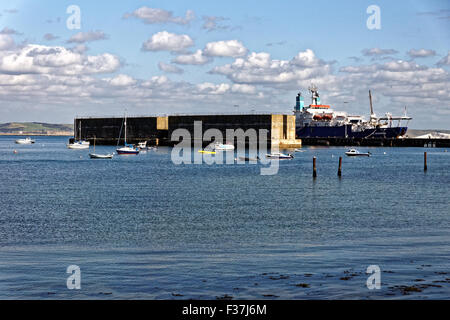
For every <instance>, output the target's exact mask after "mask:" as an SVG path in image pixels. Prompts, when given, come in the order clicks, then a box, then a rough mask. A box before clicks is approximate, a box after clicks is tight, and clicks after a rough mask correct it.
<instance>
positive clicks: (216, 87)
mask: <svg viewBox="0 0 450 320" xmlns="http://www.w3.org/2000/svg"><path fill="white" fill-rule="evenodd" d="M197 88H198V90H199V91H200V92H201V93H209V94H224V93H226V92H228V91H229V90H230V88H231V86H230V85H229V84H227V83H220V84H213V83H210V82H203V83H200V84H198V85H197Z"/></svg>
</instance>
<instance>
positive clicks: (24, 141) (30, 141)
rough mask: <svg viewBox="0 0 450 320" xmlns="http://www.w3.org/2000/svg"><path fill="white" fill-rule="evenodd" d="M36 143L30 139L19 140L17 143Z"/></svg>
mask: <svg viewBox="0 0 450 320" xmlns="http://www.w3.org/2000/svg"><path fill="white" fill-rule="evenodd" d="M34 142H35V141H34V140H33V139H31V138H30V137H28V138H25V139H17V140H16V143H17V144H33V143H34Z"/></svg>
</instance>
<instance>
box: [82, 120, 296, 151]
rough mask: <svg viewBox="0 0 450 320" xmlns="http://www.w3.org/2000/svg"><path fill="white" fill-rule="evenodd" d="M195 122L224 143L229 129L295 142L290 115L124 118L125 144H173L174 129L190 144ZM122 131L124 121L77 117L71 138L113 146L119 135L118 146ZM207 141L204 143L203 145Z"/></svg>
mask: <svg viewBox="0 0 450 320" xmlns="http://www.w3.org/2000/svg"><path fill="white" fill-rule="evenodd" d="M196 121H201V123H202V133H203V134H204V133H205V131H207V130H208V129H218V130H219V131H220V132H221V133H222V135H223V140H224V142H227V141H226V140H227V136H226V133H227V130H229V129H231V130H237V129H242V130H243V131H244V132H245V131H247V130H249V129H252V130H255V131H256V133H257V135H258V139H259V138H260V137H259V133H260V130H264V131H261V134H263V133H266V134H265V135H264V139H263V140H264V141H267V142H268V143H269V144H271V143H272V142H273V141H274V140H276V141H277V142H279V141H280V140H283V139H285V140H289V139H295V119H294V116H292V115H278V114H277V115H275V114H251V115H180V116H167V117H129V118H127V142H128V143H138V142H140V141H148V143H149V144H151V145H174V144H177V143H178V142H180V141H171V137H172V134H173V132H174V131H175V130H177V129H185V130H187V131H188V132H189V134H190V135H191V142H192V143H194V125H195V122H196ZM80 128H81V134H80ZM124 130H125V128H124V127H123V118H77V119H75V120H74V136H75V137H76V138H77V139H84V140H89V141H90V142H91V143H92V142H93V141H94V138H95V140H96V143H97V144H98V145H116V144H117V143H118V137H119V136H120V141H119V144H123V142H124ZM209 142H210V141H209ZM209 142H208V141H203V145H207V144H209ZM229 142H233V141H229ZM234 142H236V141H234ZM246 143H248V139H247V141H246Z"/></svg>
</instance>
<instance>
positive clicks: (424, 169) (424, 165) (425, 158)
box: [423, 152, 428, 171]
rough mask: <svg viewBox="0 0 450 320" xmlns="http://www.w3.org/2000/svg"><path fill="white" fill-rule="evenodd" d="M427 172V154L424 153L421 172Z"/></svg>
mask: <svg viewBox="0 0 450 320" xmlns="http://www.w3.org/2000/svg"><path fill="white" fill-rule="evenodd" d="M427 170H428V166H427V153H426V152H424V153H423V171H427Z"/></svg>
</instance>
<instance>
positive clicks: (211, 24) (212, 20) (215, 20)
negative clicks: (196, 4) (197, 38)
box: [202, 16, 230, 32]
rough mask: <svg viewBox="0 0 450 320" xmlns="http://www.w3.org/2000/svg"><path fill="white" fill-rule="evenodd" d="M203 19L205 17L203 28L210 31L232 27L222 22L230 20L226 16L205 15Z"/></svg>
mask: <svg viewBox="0 0 450 320" xmlns="http://www.w3.org/2000/svg"><path fill="white" fill-rule="evenodd" d="M202 19H203V25H202V29H205V30H207V31H208V32H211V31H215V30H227V29H229V28H230V26H228V25H223V24H222V22H224V21H227V20H229V19H227V18H224V17H216V16H203V18H202Z"/></svg>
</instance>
